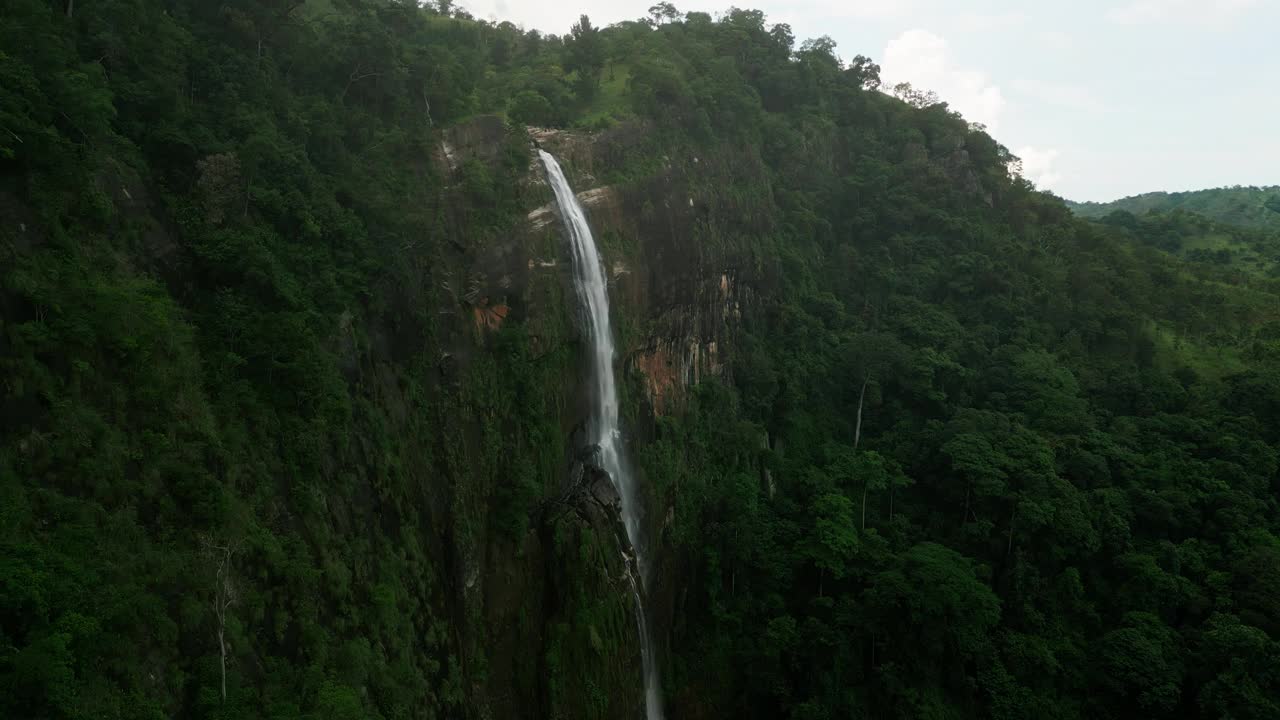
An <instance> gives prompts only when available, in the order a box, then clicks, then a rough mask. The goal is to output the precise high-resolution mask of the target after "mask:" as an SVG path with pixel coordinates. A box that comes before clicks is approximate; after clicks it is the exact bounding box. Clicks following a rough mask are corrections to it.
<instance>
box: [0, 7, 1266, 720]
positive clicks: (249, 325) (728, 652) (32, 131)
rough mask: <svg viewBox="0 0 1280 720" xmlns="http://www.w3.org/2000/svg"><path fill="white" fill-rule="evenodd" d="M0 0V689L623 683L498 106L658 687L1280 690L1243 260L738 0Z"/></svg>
mask: <svg viewBox="0 0 1280 720" xmlns="http://www.w3.org/2000/svg"><path fill="white" fill-rule="evenodd" d="M659 10H661V8H659ZM3 12H4V13H5V16H4V20H5V22H3V23H0V79H3V83H0V130H3V131H4V132H0V257H3V258H4V262H3V264H2V265H0V323H2V324H0V367H3V370H4V373H3V383H2V384H0V714H3V715H5V716H12V717H104V716H110V717H172V716H182V717H193V718H232V717H235V718H242V717H280V718H285V717H290V718H292V717H309V718H364V717H381V718H401V717H423V718H427V717H473V718H487V717H513V718H617V717H632V716H635V715H636V713H638V712H639V708H640V707H641V704H642V699H641V682H640V667H639V650H638V648H637V647H636V640H635V635H634V628H635V623H634V618H633V617H632V605H631V603H630V598H629V596H628V595H627V592H626V589H625V587H624V583H625V581H624V579H623V572H622V562H623V561H622V554H621V552H620V550H621V549H620V548H619V547H618V545H617V540H616V538H617V536H618V532H617V528H616V525H615V523H616V516H615V514H614V512H613V510H612V508H611V504H612V498H611V497H610V495H609V492H608V483H607V482H606V479H605V478H602V477H601V476H600V474H599V473H598V472H596V471H595V470H593V469H592V468H591V467H590V465H589V463H584V462H583V460H584V457H585V455H589V452H584V451H588V450H589V448H586V447H584V445H585V444H586V442H585V440H584V437H583V433H582V422H583V419H584V417H585V413H586V409H587V406H588V405H589V403H587V397H586V396H585V394H584V393H586V392H588V390H587V388H585V387H584V386H583V382H582V378H583V377H584V374H585V373H584V367H585V365H584V362H585V360H584V357H583V348H582V344H583V343H582V335H581V331H580V330H579V329H578V328H579V324H578V323H577V322H575V317H576V313H577V312H578V311H577V310H576V306H575V304H574V301H573V298H572V286H571V284H570V279H569V271H568V269H567V264H568V263H567V258H568V252H569V251H568V248H567V246H566V245H565V242H564V240H563V236H562V233H561V230H560V226H559V224H558V219H557V217H556V215H555V213H554V211H553V209H552V207H551V204H550V203H551V195H550V192H549V190H548V189H547V188H546V187H545V184H544V182H543V179H542V175H541V172H540V170H539V166H538V164H537V163H536V162H535V159H534V157H533V153H532V148H531V145H532V143H537V145H538V146H540V147H543V148H545V149H547V150H548V151H550V152H552V153H554V154H555V155H556V156H557V157H558V158H559V159H560V160H561V162H562V164H564V166H565V167H566V169H567V170H568V173H569V176H570V180H571V181H572V183H573V185H574V187H575V189H577V190H578V191H579V193H580V197H581V199H582V201H583V203H584V205H586V207H587V210H588V212H589V214H590V220H591V223H592V227H593V230H594V232H595V234H596V236H597V239H598V240H599V242H600V245H601V251H602V253H603V256H604V262H605V267H606V271H607V275H608V277H609V281H610V288H609V292H610V297H611V301H612V304H613V308H614V313H615V322H614V325H615V326H616V328H617V332H618V348H619V355H620V357H619V358H618V362H619V368H618V370H619V373H618V375H619V380H620V382H621V384H622V386H621V387H620V388H619V389H620V392H621V399H622V404H623V411H624V418H625V428H626V433H625V434H626V438H625V439H626V442H627V444H628V447H629V448H630V450H631V453H632V457H633V461H634V463H635V465H636V469H637V470H638V472H639V475H640V479H641V480H642V481H643V483H644V486H645V487H646V488H648V492H647V497H646V498H645V502H646V506H647V508H648V513H647V516H646V522H647V524H648V525H649V527H648V528H647V530H648V533H649V536H650V537H651V538H652V542H653V548H652V549H651V551H650V555H651V557H652V558H653V559H652V561H651V562H652V564H653V566H654V568H653V572H654V580H653V587H652V588H651V593H650V594H651V597H650V598H649V599H650V602H651V604H652V607H653V611H654V612H653V615H654V617H653V618H652V621H653V625H654V627H655V634H656V635H657V636H658V638H657V639H658V641H659V645H660V648H659V649H660V652H661V654H662V657H663V663H662V667H663V668H664V672H665V677H664V678H663V686H664V688H665V689H666V690H667V705H668V709H669V715H670V716H671V717H673V718H701V717H706V718H711V717H716V718H719V717H761V718H763V717H794V718H819V717H852V716H867V717H902V718H907V717H956V718H960V717H1009V718H1012V717H1027V716H1031V715H1036V716H1042V717H1048V718H1077V717H1091V718H1128V717H1203V718H1224V719H1225V718H1267V717H1274V716H1275V714H1276V711H1277V707H1276V701H1275V698H1276V697H1277V696H1280V677H1277V675H1276V672H1275V668H1276V667H1280V642H1278V639H1280V605H1277V600H1276V598H1277V597H1280V593H1278V592H1276V588H1277V587H1280V540H1278V539H1277V536H1278V535H1280V517H1278V508H1277V500H1276V497H1277V491H1280V470H1278V468H1280V434H1278V432H1280V372H1278V371H1277V368H1278V367H1280V311H1278V310H1277V308H1280V303H1278V302H1277V300H1280V297H1278V296H1280V287H1278V286H1277V283H1276V282H1275V281H1274V280H1270V279H1267V278H1266V277H1265V273H1264V274H1262V275H1261V276H1260V275H1256V274H1247V273H1230V272H1223V271H1222V269H1221V268H1218V267H1215V266H1213V265H1211V264H1206V263H1195V262H1193V263H1188V262H1184V261H1183V260H1182V259H1180V258H1178V257H1175V256H1170V255H1169V254H1166V253H1163V252H1160V251H1159V250H1157V249H1156V248H1153V247H1150V246H1149V245H1152V244H1153V243H1146V242H1132V239H1133V237H1134V236H1133V233H1134V232H1135V231H1133V230H1132V229H1124V228H1117V227H1115V226H1114V225H1109V224H1095V223H1088V222H1085V221H1082V220H1079V219H1076V218H1074V217H1072V215H1071V213H1070V211H1069V210H1068V208H1067V207H1066V206H1064V205H1063V204H1062V203H1061V202H1060V201H1059V200H1057V199H1056V198H1053V197H1052V196H1049V195H1045V194H1042V193H1039V192H1036V191H1035V189H1034V188H1033V187H1031V186H1030V185H1029V184H1028V183H1026V182H1025V181H1023V180H1021V179H1019V178H1017V177H1014V176H1011V175H1010V173H1009V170H1008V167H1009V163H1010V161H1011V159H1012V158H1011V156H1010V155H1009V153H1008V152H1007V150H1006V149H1005V148H1003V147H1002V146H1000V145H999V144H998V143H997V142H995V141H994V140H993V139H992V138H990V137H989V136H987V135H986V134H985V133H984V132H983V131H981V129H979V128H976V127H971V126H970V125H968V124H967V123H966V122H964V120H963V119H962V118H960V117H958V116H957V115H955V114H954V113H952V112H950V111H949V109H948V108H947V107H945V106H943V105H937V104H933V105H926V104H925V103H923V102H921V98H922V97H923V96H922V95H919V94H909V93H904V97H906V98H907V99H908V100H912V101H913V102H914V104H913V103H908V102H903V101H900V100H898V99H895V98H891V97H888V96H886V95H883V94H881V93H879V92H876V91H875V90H876V88H877V87H878V83H879V78H878V69H877V68H876V67H875V66H874V64H873V63H872V62H871V61H869V60H867V59H866V58H863V57H861V56H859V57H857V58H855V59H854V60H853V61H852V62H850V63H847V64H846V63H841V62H840V61H839V60H837V58H836V57H835V55H834V48H833V47H832V45H831V44H830V43H829V41H825V40H818V41H810V42H806V43H803V44H801V45H800V47H799V48H798V49H797V47H796V45H795V42H794V38H793V37H792V36H791V33H790V30H789V29H788V28H786V26H781V25H772V26H771V25H768V24H767V22H766V19H765V18H764V16H763V15H762V14H760V13H757V12H752V11H744V10H733V11H730V12H728V13H726V14H725V15H724V16H723V17H721V18H720V19H718V20H713V19H712V18H711V17H709V16H707V15H704V14H698V13H690V14H688V15H687V16H679V15H678V14H676V13H675V11H674V10H672V12H671V13H668V14H667V16H665V17H664V15H663V13H661V12H660V13H658V17H657V18H656V19H655V22H653V23H624V24H621V25H619V26H614V27H611V28H607V29H604V30H599V29H596V28H593V27H591V25H590V23H589V22H587V21H585V20H584V21H583V22H580V23H579V24H578V25H576V26H575V28H574V29H573V31H572V32H571V33H570V34H569V35H568V36H566V37H564V38H557V37H544V36H541V35H538V34H536V33H524V32H522V31H520V30H518V29H517V28H514V27H512V26H510V25H499V26H493V25H490V24H486V23H479V22H475V21H474V20H472V19H470V18H467V17H465V15H463V16H446V15H444V14H441V13H439V12H437V11H435V10H431V9H423V8H419V7H417V5H416V3H404V2H395V1H393V0H328V1H322V2H314V3H312V2H308V3H306V4H305V5H304V4H301V3H297V2H287V1H286V2H275V3H266V4H264V3H261V2H248V1H247V0H246V1H243V2H241V1H240V0H230V1H229V2H223V3H220V4H210V3H204V2H195V1H194V0H192V1H188V0H178V1H176V2H171V3H167V4H164V5H162V4H160V3H155V2H148V1H146V0H134V1H132V2H124V3H77V4H75V5H74V6H73V5H71V4H70V3H68V4H65V5H61V4H60V5H59V7H56V8H53V7H51V6H50V4H48V3H45V2H42V1H40V0H14V2H12V3H10V4H9V5H7V6H6V8H5V10H4V11H3ZM659 21H660V22H659ZM1144 222H1145V221H1144ZM1126 233H1130V235H1126ZM224 688H225V689H224Z"/></svg>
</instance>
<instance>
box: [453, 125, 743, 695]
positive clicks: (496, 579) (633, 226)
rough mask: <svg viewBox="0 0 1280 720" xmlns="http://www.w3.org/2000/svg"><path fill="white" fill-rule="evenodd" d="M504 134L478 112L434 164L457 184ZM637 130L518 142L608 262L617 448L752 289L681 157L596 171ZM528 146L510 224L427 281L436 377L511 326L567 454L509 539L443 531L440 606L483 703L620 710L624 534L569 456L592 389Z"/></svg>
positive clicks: (623, 152) (601, 494)
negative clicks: (523, 201)
mask: <svg viewBox="0 0 1280 720" xmlns="http://www.w3.org/2000/svg"><path fill="white" fill-rule="evenodd" d="M507 133H508V131H507V128H506V127H504V126H503V124H502V123H499V122H495V119H493V118H480V119H476V120H474V122H471V123H468V124H465V126H461V127H458V128H453V129H451V131H449V132H447V133H445V135H444V138H443V142H442V146H440V151H439V152H438V155H436V158H435V161H436V163H438V164H439V165H440V169H442V172H445V173H451V176H452V177H453V178H454V182H458V183H462V182H465V173H466V168H468V167H476V165H480V167H484V165H490V164H493V163H495V161H497V154H495V152H494V150H493V149H494V147H500V146H502V145H503V143H506V142H508V141H509V140H511V138H509V136H508V135H507ZM643 138H644V128H641V127H623V128H621V129H617V131H613V132H609V133H602V135H585V133H571V132H561V131H545V129H536V128H531V129H530V131H529V141H530V142H534V143H536V145H539V146H541V147H544V149H547V150H548V151H550V152H553V154H556V155H557V158H559V159H561V161H562V164H563V165H564V167H566V169H567V172H568V174H570V177H571V182H572V183H573V187H575V190H576V191H577V192H579V199H580V200H581V202H582V204H584V206H585V208H586V209H588V213H589V219H590V222H591V225H593V231H594V233H595V236H596V240H598V243H599V245H600V251H602V256H603V260H604V263H605V266H607V272H608V277H609V295H611V304H612V311H613V315H614V322H616V328H617V332H618V333H620V338H618V341H620V354H621V355H622V357H621V368H620V370H621V377H622V378H623V380H625V382H623V386H625V387H623V389H622V392H623V393H625V395H626V397H625V405H626V407H627V409H628V424H630V425H631V428H632V445H635V443H637V442H643V437H645V434H648V433H649V429H648V428H649V427H650V425H652V423H653V421H654V419H655V418H657V416H659V415H663V414H671V413H678V411H680V409H681V407H682V405H684V402H685V398H686V396H687V392H689V389H690V388H691V387H692V386H694V384H696V383H698V382H700V380H703V379H707V378H710V377H719V378H727V377H728V373H730V368H731V366H730V364H728V361H727V352H726V348H727V346H728V345H730V343H731V342H732V338H733V334H735V328H736V325H737V322H739V320H740V318H741V315H742V310H744V306H745V305H748V304H749V302H750V300H751V295H750V291H749V290H748V286H746V284H745V283H744V282H742V279H741V278H742V274H744V270H742V268H740V266H739V265H737V264H736V263H735V260H733V258H732V256H731V254H728V252H727V251H722V252H717V251H709V250H708V249H707V247H699V246H698V245H696V243H694V242H692V234H694V231H695V224H696V223H699V222H701V220H703V219H704V217H705V213H707V211H708V209H707V208H705V206H700V204H699V199H698V197H696V192H695V191H694V190H691V187H692V186H694V181H692V173H691V172H690V169H689V168H680V167H675V165H672V164H671V163H669V161H667V163H664V164H663V167H660V168H658V169H657V170H655V172H654V173H652V174H649V176H646V177H641V178H639V179H626V181H623V182H618V183H612V184H607V183H604V182H603V181H602V179H600V178H603V177H609V176H617V172H618V170H620V169H622V168H623V167H625V163H626V159H627V154H628V151H630V149H631V147H632V146H635V145H636V143H639V142H641V141H643ZM531 158H532V161H531V163H530V167H529V172H527V174H526V177H525V181H524V182H525V183H526V186H527V188H526V190H527V192H526V193H525V196H526V197H529V199H530V205H531V208H529V210H527V213H526V220H525V223H524V224H522V227H520V228H517V229H515V231H512V232H511V233H509V234H504V236H502V237H499V238H495V240H493V241H490V242H481V243H474V245H472V243H468V245H460V246H458V247H457V250H460V252H457V254H456V255H454V256H452V258H451V259H448V270H445V272H444V273H443V278H444V279H443V281H442V282H440V284H439V287H438V288H435V292H438V293H439V297H438V302H439V305H440V306H442V307H444V309H447V310H445V311H444V313H445V314H447V320H445V322H444V323H443V324H442V328H443V338H442V340H443V343H442V345H443V347H442V359H443V361H444V363H445V364H447V365H448V366H449V370H448V372H449V374H452V375H457V377H465V375H466V374H467V372H468V368H470V366H472V365H474V364H476V363H483V361H484V356H485V354H486V352H488V350H489V348H490V347H492V346H493V343H494V342H497V341H498V338H499V336H500V333H502V331H503V327H504V325H506V324H507V323H512V322H516V323H520V324H521V325H522V327H524V328H525V331H526V332H527V333H529V338H530V345H531V348H532V352H534V357H532V361H548V360H549V361H553V363H558V370H557V373H558V375H559V379H558V382H557V383H556V387H553V388H552V389H550V392H556V393H559V395H561V404H559V406H558V407H559V410H558V414H559V416H558V419H557V425H558V427H559V428H561V433H562V437H563V442H564V448H566V456H564V459H563V461H562V462H561V464H559V466H558V468H556V470H554V471H553V473H552V475H553V477H550V478H544V480H545V482H547V483H549V486H547V487H543V488H541V489H543V497H544V498H547V500H543V502H541V505H540V507H539V509H538V512H536V516H535V518H534V521H532V523H531V524H530V527H529V529H527V532H525V533H524V534H522V536H521V537H518V538H504V537H502V536H500V534H497V533H494V532H492V529H479V528H476V529H474V530H472V532H471V533H461V532H454V533H453V537H451V538H447V542H448V543H451V544H452V546H453V547H454V548H456V551H454V555H456V556H457V559H458V560H457V562H456V566H454V569H453V575H454V580H456V588H457V592H456V594H457V598H456V600H457V602H458V606H460V610H458V611H457V612H454V616H456V619H457V620H458V621H460V623H461V626H462V633H461V634H462V642H461V644H462V647H463V662H465V664H466V665H468V669H470V670H471V671H468V673H467V675H468V676H470V678H471V679H472V684H471V687H470V692H471V694H472V698H474V702H475V707H477V708H479V714H480V715H481V716H492V717H536V716H556V715H563V716H572V717H620V716H628V715H634V714H635V712H637V711H639V708H640V702H641V696H640V667H639V657H640V651H639V646H637V642H636V637H635V619H634V615H632V611H634V609H632V607H631V598H630V594H628V591H627V587H626V580H625V574H623V573H625V568H623V564H622V547H621V543H620V539H618V538H620V537H623V536H621V534H620V533H617V532H616V523H617V516H616V509H614V507H613V505H612V501H611V500H608V492H609V491H608V489H605V488H608V483H607V482H605V480H604V478H602V477H599V475H593V473H591V471H590V470H586V471H584V468H582V465H581V464H580V462H579V461H577V459H576V454H577V451H579V450H580V448H581V445H582V443H581V439H580V438H579V437H577V433H579V432H580V428H581V425H582V423H584V420H585V418H586V411H588V406H589V405H588V400H589V398H588V397H585V396H584V388H582V384H581V378H582V377H584V374H585V364H584V361H582V360H584V359H582V356H581V351H580V350H581V346H582V337H581V324H580V322H579V314H580V309H579V307H577V300H576V297H575V291H573V284H572V277H571V268H570V249H568V245H567V240H566V238H564V234H563V228H562V225H561V220H559V217H558V210H557V209H556V208H554V205H553V204H552V196H550V191H549V188H548V187H547V184H545V178H544V176H543V169H541V165H540V163H538V161H536V156H531ZM694 170H696V165H695V167H694ZM635 450H636V448H635V447H634V448H632V451H635ZM497 482H499V483H500V482H503V479H498V480H497ZM486 492H492V488H490V491H486ZM648 502H649V507H648V510H649V518H650V525H652V528H650V536H653V537H658V539H659V543H660V533H662V528H660V527H658V524H657V523H654V521H653V519H658V520H660V519H662V518H663V516H664V515H666V509H663V507H658V506H657V505H658V503H659V502H660V501H658V500H657V498H648ZM658 605H669V602H668V601H662V600H658ZM481 666H483V671H475V670H476V669H477V667H481Z"/></svg>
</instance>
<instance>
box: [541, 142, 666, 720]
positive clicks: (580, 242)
mask: <svg viewBox="0 0 1280 720" xmlns="http://www.w3.org/2000/svg"><path fill="white" fill-rule="evenodd" d="M538 154H539V155H540V156H541V158H542V164H543V165H544V166H545V167H546V170H547V180H548V181H549V182H550V183H551V189H552V190H553V191H554V192H555V196H556V204H557V205H558V206H559V208H560V214H561V216H562V217H563V218H564V225H565V230H566V231H567V232H568V233H569V245H570V247H571V248H572V249H573V280H574V283H573V284H574V289H575V291H576V292H577V295H578V300H579V302H581V303H582V307H583V309H584V310H586V317H587V333H588V339H589V341H590V343H591V368H590V372H591V382H592V385H593V387H592V401H593V403H594V404H593V406H592V412H591V416H590V417H589V418H588V421H587V422H588V426H587V431H588V434H589V437H590V441H591V442H592V443H594V444H595V445H596V446H597V447H599V463H600V467H601V468H603V469H604V471H605V472H607V473H608V474H609V479H610V480H611V481H612V482H613V486H614V488H615V489H616V490H617V491H618V497H619V498H620V499H621V504H622V524H623V526H624V527H625V528H626V531H627V540H629V541H630V543H631V551H632V554H633V556H634V567H633V568H631V567H630V565H631V563H628V565H629V569H630V574H629V577H630V580H631V590H632V594H633V595H634V597H635V603H636V623H637V625H638V627H637V631H638V632H639V634H640V655H641V664H642V668H643V673H644V703H645V717H646V718H647V720H662V690H661V686H660V683H659V675H658V664H657V661H656V660H655V658H654V653H653V648H652V647H651V643H650V640H651V637H650V630H649V623H648V620H647V619H646V615H645V608H644V593H645V588H646V586H647V584H648V575H647V568H646V566H645V562H644V560H645V557H644V538H643V529H642V528H643V526H642V523H641V511H640V504H639V498H638V493H637V488H636V480H635V476H634V475H633V474H632V473H631V468H630V467H629V466H628V464H627V462H626V458H625V456H624V454H623V451H622V450H623V448H622V433H621V430H620V428H619V425H618V388H617V384H616V382H615V380H614V373H613V360H614V347H613V328H612V326H611V325H610V323H609V293H608V283H607V281H606V279H605V273H604V265H603V264H602V263H601V261H600V253H599V251H598V250H597V249H596V241H595V237H594V236H592V234H591V226H590V225H588V224H587V216H586V213H585V212H584V211H583V209H582V206H581V205H580V204H579V203H578V198H577V197H576V196H575V195H574V193H573V188H571V187H570V186H569V181H568V180H566V179H565V176H564V171H563V170H561V169H560V163H558V162H556V159H555V158H554V157H552V156H551V154H549V153H547V152H545V151H543V150H539V151H538Z"/></svg>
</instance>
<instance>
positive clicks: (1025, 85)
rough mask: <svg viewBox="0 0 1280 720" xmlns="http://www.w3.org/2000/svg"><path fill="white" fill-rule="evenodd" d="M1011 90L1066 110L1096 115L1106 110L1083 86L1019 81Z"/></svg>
mask: <svg viewBox="0 0 1280 720" xmlns="http://www.w3.org/2000/svg"><path fill="white" fill-rule="evenodd" d="M1013 89H1014V90H1016V91H1017V92H1018V94H1022V95H1026V96H1027V97H1030V98H1032V99H1034V100H1036V101H1038V102H1041V103H1045V104H1048V105H1054V106H1057V107H1060V108H1063V109H1066V110H1074V111H1078V112H1087V113H1098V112H1102V111H1103V110H1105V109H1106V106H1105V105H1104V104H1103V102H1102V101H1101V100H1099V99H1098V97H1097V96H1096V95H1094V94H1093V91H1092V90H1090V89H1089V88H1087V87H1084V86H1083V85H1059V84H1057V83H1052V82H1045V81H1043V80H1027V79H1021V80H1016V81H1014V83H1013Z"/></svg>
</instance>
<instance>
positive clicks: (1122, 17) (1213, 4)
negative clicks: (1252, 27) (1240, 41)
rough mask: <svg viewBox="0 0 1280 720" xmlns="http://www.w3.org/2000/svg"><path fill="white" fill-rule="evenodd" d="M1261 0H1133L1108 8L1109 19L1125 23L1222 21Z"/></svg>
mask: <svg viewBox="0 0 1280 720" xmlns="http://www.w3.org/2000/svg"><path fill="white" fill-rule="evenodd" d="M1258 3H1259V0H1131V1H1130V2H1127V3H1125V4H1123V5H1119V6H1116V7H1113V8H1111V9H1110V10H1108V11H1107V19H1108V20H1110V21H1112V22H1115V23H1120V24H1122V25H1144V24H1148V23H1161V22H1175V23H1190V24H1201V23H1210V24H1220V23H1223V22H1226V21H1228V20H1232V19H1234V18H1235V17H1236V16H1237V15H1239V14H1240V13H1242V12H1244V11H1245V10H1248V9H1250V8H1252V7H1254V6H1256V5H1258Z"/></svg>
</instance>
